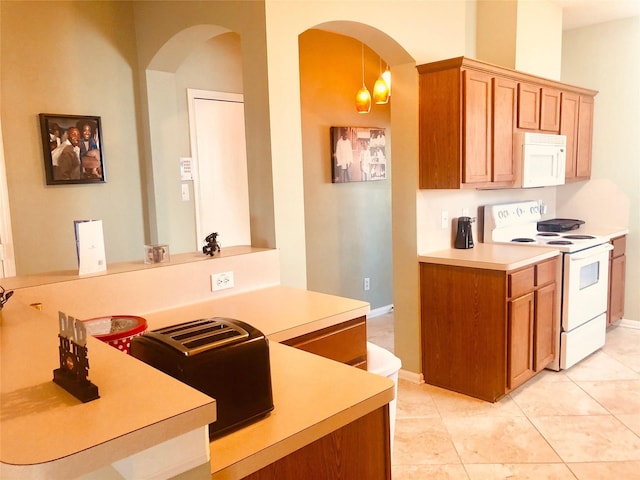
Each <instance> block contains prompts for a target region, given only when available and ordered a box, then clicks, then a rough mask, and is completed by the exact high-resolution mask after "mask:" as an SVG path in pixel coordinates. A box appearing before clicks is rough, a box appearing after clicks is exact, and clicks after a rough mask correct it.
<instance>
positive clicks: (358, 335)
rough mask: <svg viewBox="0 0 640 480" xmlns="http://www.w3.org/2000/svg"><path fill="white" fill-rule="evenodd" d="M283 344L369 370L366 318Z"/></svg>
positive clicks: (353, 320) (318, 331) (317, 331)
mask: <svg viewBox="0 0 640 480" xmlns="http://www.w3.org/2000/svg"><path fill="white" fill-rule="evenodd" d="M281 343H284V344H285V345H289V346H290V347H295V348H298V349H300V350H304V351H305V352H309V353H314V354H316V355H320V356H322V357H325V358H329V359H331V360H335V361H337V362H341V363H346V364H347V365H351V366H353V367H358V368H361V369H363V370H366V369H367V324H366V317H364V316H362V317H358V318H354V319H352V320H348V321H346V322H342V323H339V324H337V325H333V326H331V327H327V328H323V329H320V330H316V331H314V332H311V333H307V334H305V335H301V336H298V337H294V338H291V339H289V340H284V341H282V342H281Z"/></svg>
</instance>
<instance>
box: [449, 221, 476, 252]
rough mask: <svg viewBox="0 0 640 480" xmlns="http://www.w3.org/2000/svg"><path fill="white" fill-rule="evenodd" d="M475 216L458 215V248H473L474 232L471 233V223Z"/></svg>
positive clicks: (456, 242)
mask: <svg viewBox="0 0 640 480" xmlns="http://www.w3.org/2000/svg"><path fill="white" fill-rule="evenodd" d="M475 220H476V219H475V218H471V217H458V232H457V233H456V241H455V244H454V245H455V247H456V248H473V234H472V233H471V223H472V222H475Z"/></svg>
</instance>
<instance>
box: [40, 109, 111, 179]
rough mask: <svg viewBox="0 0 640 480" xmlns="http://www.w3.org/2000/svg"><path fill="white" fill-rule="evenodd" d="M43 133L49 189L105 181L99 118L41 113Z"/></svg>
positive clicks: (45, 167)
mask: <svg viewBox="0 0 640 480" xmlns="http://www.w3.org/2000/svg"><path fill="white" fill-rule="evenodd" d="M40 132H41V134H42V150H43V154H44V170H45V173H46V178H47V185H67V184H74V183H102V182H104V181H105V176H104V156H103V154H102V124H101V123H100V117H93V116H82V115H57V114H49V113H41V114H40Z"/></svg>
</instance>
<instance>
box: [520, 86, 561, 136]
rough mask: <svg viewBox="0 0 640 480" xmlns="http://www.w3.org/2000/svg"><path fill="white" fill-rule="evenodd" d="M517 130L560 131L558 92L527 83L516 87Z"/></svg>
mask: <svg viewBox="0 0 640 480" xmlns="http://www.w3.org/2000/svg"><path fill="white" fill-rule="evenodd" d="M518 128H520V129H524V130H540V131H543V132H548V133H558V132H559V131H560V90H557V89H555V88H549V87H540V86H539V85H532V84H529V83H520V84H519V85H518Z"/></svg>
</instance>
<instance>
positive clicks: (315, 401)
mask: <svg viewBox="0 0 640 480" xmlns="http://www.w3.org/2000/svg"><path fill="white" fill-rule="evenodd" d="M269 345H270V353H271V372H272V382H273V403H274V405H275V408H274V410H273V412H271V413H270V414H269V415H268V416H267V417H266V418H264V419H262V420H260V421H258V422H256V423H254V424H251V425H249V426H247V427H245V428H242V429H240V430H238V431H236V432H233V433H231V434H228V435H226V436H223V437H222V438H219V439H217V440H214V441H213V442H211V473H212V479H216V480H219V479H239V478H242V477H244V476H246V475H249V474H250V473H253V472H255V471H257V470H259V469H261V468H262V467H265V466H267V465H269V464H271V463H273V462H275V461H276V460H279V459H280V458H283V457H285V456H286V455H288V454H290V453H293V452H294V451H296V450H298V449H299V448H301V447H303V446H305V445H308V444H309V443H311V442H313V441H315V440H318V439H319V438H321V437H323V436H325V435H327V434H329V433H330V432H332V431H334V430H336V429H338V428H341V427H343V426H344V425H347V424H348V423H351V422H353V421H354V420H357V419H358V418H360V417H362V416H364V415H366V414H368V413H370V412H372V411H374V410H376V409H378V408H380V407H382V406H384V405H386V404H387V403H389V402H390V401H391V400H393V396H394V391H393V390H394V383H393V381H392V380H390V379H388V378H386V377H382V376H378V375H374V374H371V373H368V372H365V371H364V370H360V369H358V368H355V367H350V366H348V365H344V364H341V363H338V362H334V361H332V360H328V359H326V358H322V357H319V356H317V355H312V354H310V353H307V352H303V351H301V350H297V349H295V348H293V347H287V346H285V345H282V344H279V343H275V342H270V344H269Z"/></svg>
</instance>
